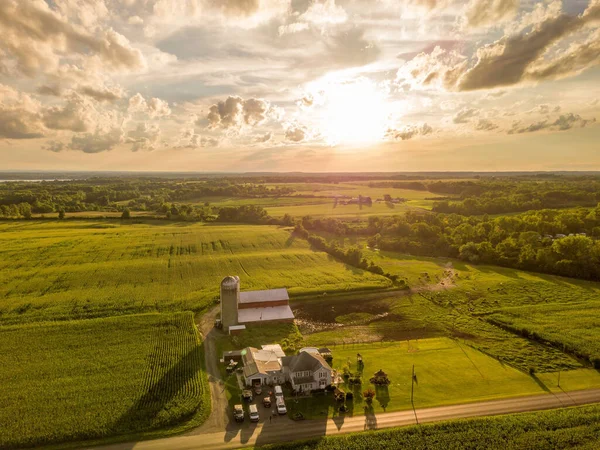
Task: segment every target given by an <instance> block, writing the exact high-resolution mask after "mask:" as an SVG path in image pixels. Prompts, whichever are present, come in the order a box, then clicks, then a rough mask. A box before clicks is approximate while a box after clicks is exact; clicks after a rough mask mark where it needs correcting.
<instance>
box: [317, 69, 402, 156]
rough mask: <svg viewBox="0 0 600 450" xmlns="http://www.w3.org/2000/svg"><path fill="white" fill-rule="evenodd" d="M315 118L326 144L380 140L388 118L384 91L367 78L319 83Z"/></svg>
mask: <svg viewBox="0 0 600 450" xmlns="http://www.w3.org/2000/svg"><path fill="white" fill-rule="evenodd" d="M318 94H319V95H317V97H318V103H320V104H318V105H316V108H315V109H317V110H318V112H317V117H316V119H317V120H318V128H319V129H320V132H321V134H322V135H323V137H324V138H325V141H326V142H327V143H328V144H329V145H337V144H358V145H364V144H372V143H376V142H379V141H381V140H383V138H384V135H385V132H386V130H387V129H388V127H389V122H390V106H391V105H390V103H389V102H388V91H387V89H385V88H384V87H381V86H379V85H378V84H376V83H374V82H373V81H371V80H369V79H367V78H357V79H353V80H345V81H337V82H327V83H325V84H324V85H321V86H319V91H318Z"/></svg>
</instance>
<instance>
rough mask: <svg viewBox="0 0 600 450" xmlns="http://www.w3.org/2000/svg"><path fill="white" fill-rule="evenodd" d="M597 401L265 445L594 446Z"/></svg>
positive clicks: (513, 449)
mask: <svg viewBox="0 0 600 450" xmlns="http://www.w3.org/2000/svg"><path fill="white" fill-rule="evenodd" d="M599 435H600V406H598V405H592V406H582V407H578V408H565V409H559V410H551V411H540V412H535V413H525V414H513V415H506V416H498V417H484V418H476V419H463V420H454V421H447V422H440V423H434V424H425V425H420V426H411V427H402V428H391V429H387V430H380V431H369V432H364V433H354V434H345V435H337V436H325V437H320V438H317V439H312V440H308V441H304V442H290V443H281V444H271V445H266V446H263V447H261V448H263V449H266V450H364V449H381V450H396V449H400V448H406V449H414V450H448V449H461V450H478V449H500V448H501V449H507V450H520V449H528V450H546V449H575V448H576V449H580V450H593V449H597V448H598V436H599Z"/></svg>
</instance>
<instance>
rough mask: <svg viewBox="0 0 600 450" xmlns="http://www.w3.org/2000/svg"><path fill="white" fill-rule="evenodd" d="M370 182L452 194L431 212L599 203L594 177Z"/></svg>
mask: <svg viewBox="0 0 600 450" xmlns="http://www.w3.org/2000/svg"><path fill="white" fill-rule="evenodd" d="M370 185H371V186H372V187H393V188H399V189H412V190H421V191H429V192H433V193H435V194H442V195H446V196H454V197H456V199H454V200H453V199H445V200H443V201H440V202H437V203H435V204H434V205H433V211H435V212H440V213H456V214H462V215H469V216H470V215H482V214H504V213H509V212H522V211H530V210H538V209H547V208H566V207H573V206H593V205H596V204H597V203H598V202H600V180H598V178H596V177H577V178H574V179H566V178H557V179H552V180H547V179H535V180H530V179H516V178H507V179H500V180H496V179H479V180H438V181H436V180H428V181H398V182H379V183H377V182H375V183H370Z"/></svg>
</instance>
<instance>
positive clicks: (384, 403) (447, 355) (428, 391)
mask: <svg viewBox="0 0 600 450" xmlns="http://www.w3.org/2000/svg"><path fill="white" fill-rule="evenodd" d="M332 351H333V367H334V368H335V369H337V370H338V371H340V372H341V371H342V368H343V367H344V366H348V367H349V369H350V371H351V372H352V373H361V372H360V371H359V370H358V369H357V362H356V355H357V353H360V354H361V355H362V358H363V362H364V368H363V370H362V380H363V384H362V386H360V387H355V388H353V387H351V386H347V385H345V384H343V385H342V386H341V388H342V389H343V390H345V391H346V392H348V391H353V392H354V393H355V400H354V401H352V402H349V403H350V404H349V405H348V406H349V408H350V411H351V414H363V413H364V411H363V406H365V404H364V402H363V400H362V398H361V395H360V393H361V392H362V391H363V390H364V389H367V388H368V387H371V388H372V387H373V385H371V384H370V383H369V379H370V378H371V377H372V376H373V374H374V373H375V372H376V371H377V370H379V369H383V371H384V372H386V373H387V374H388V376H389V378H390V380H391V384H390V385H389V387H388V388H378V389H376V393H377V396H376V397H375V400H374V402H373V410H374V413H382V412H384V411H387V412H391V411H398V410H404V409H410V408H411V398H410V395H411V373H412V366H413V365H414V366H415V373H416V375H417V384H415V388H414V405H415V407H416V408H426V407H432V406H439V405H449V404H460V403H468V402H475V401H483V400H491V399H497V398H504V397H513V396H522V395H533V394H543V393H545V392H548V391H549V390H558V389H559V388H558V387H557V386H556V383H557V375H556V374H554V375H550V374H547V375H545V376H544V378H539V377H537V376H535V375H534V376H530V375H529V374H525V373H523V372H521V371H519V370H516V369H514V368H513V367H510V366H508V365H506V364H502V363H501V362H499V361H497V360H496V359H494V358H491V357H489V356H487V355H485V354H484V353H481V352H479V351H477V350H475V349H473V348H471V347H469V346H467V345H464V344H463V343H462V342H460V341H458V340H453V339H448V338H432V339H419V340H413V341H404V342H393V343H384V344H380V343H373V344H359V345H345V346H341V347H340V346H337V347H335V348H333V349H332ZM567 380H568V381H567ZM599 386H600V373H598V372H596V371H594V370H575V371H570V372H563V373H562V375H561V387H562V388H563V389H565V390H568V389H583V388H592V387H599ZM312 402H313V401H312V400H301V401H299V403H298V404H295V405H292V407H293V408H294V409H295V410H301V411H302V412H303V413H304V414H307V415H308V416H310V417H319V416H321V417H322V416H323V412H324V411H326V410H328V414H329V415H332V414H333V413H334V411H333V408H332V401H331V397H330V396H328V397H317V398H316V400H315V403H314V404H312Z"/></svg>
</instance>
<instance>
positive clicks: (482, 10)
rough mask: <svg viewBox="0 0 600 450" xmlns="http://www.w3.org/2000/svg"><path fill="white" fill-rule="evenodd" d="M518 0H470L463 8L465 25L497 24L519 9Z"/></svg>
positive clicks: (471, 26)
mask: <svg viewBox="0 0 600 450" xmlns="http://www.w3.org/2000/svg"><path fill="white" fill-rule="evenodd" d="M519 4H520V0H470V1H469V3H468V4H467V6H466V9H465V19H466V22H465V25H466V26H467V27H470V28H478V27H482V26H487V25H492V24H494V25H497V24H498V23H501V22H503V21H505V20H507V19H509V18H511V17H514V15H515V14H516V13H517V11H518V10H519Z"/></svg>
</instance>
